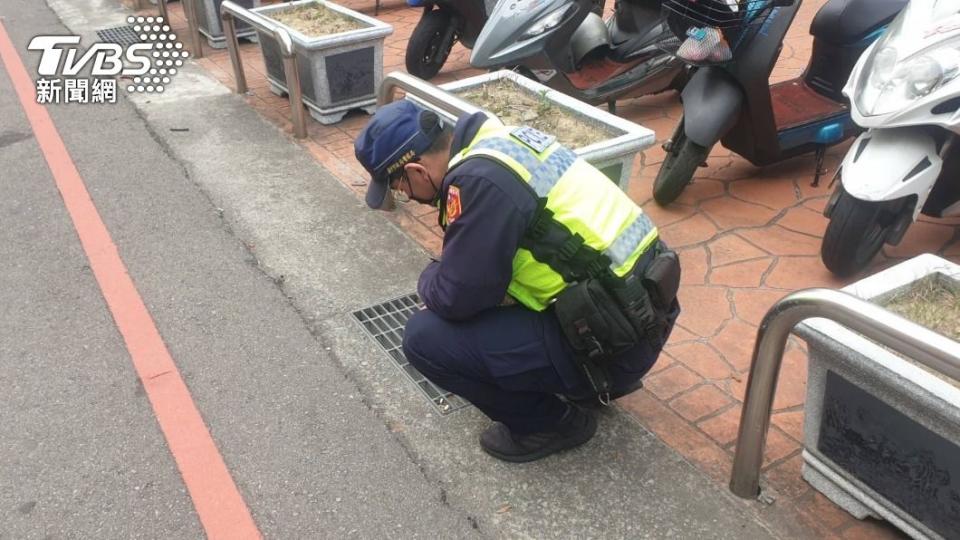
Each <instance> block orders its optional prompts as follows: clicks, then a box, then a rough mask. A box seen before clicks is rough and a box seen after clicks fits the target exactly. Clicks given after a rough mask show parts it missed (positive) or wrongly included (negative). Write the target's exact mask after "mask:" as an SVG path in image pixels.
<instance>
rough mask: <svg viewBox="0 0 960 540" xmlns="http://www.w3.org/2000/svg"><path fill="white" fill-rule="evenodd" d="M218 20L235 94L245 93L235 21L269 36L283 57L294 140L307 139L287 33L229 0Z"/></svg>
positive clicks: (299, 91)
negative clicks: (231, 66) (225, 45)
mask: <svg viewBox="0 0 960 540" xmlns="http://www.w3.org/2000/svg"><path fill="white" fill-rule="evenodd" d="M220 18H221V19H222V20H223V33H224V34H225V35H226V38H227V50H228V51H229V52H230V63H231V64H232V65H233V76H234V79H235V80H236V82H237V93H238V94H243V93H246V91H247V77H246V75H244V73H243V60H241V59H240V45H239V44H238V43H237V26H236V19H240V20H242V21H246V22H247V23H249V24H250V25H251V26H253V27H255V28H258V29H260V30H262V31H263V32H266V33H269V34H273V37H274V39H276V40H277V44H278V45H279V47H280V55H281V56H282V57H283V73H284V77H285V78H286V82H287V95H288V96H289V98H290V115H291V117H292V121H293V135H294V137H296V138H298V139H303V138H304V137H306V136H307V120H306V117H305V112H304V110H303V109H304V107H303V101H302V97H303V91H302V90H301V89H300V71H299V70H298V68H297V55H296V52H295V51H294V50H293V40H292V39H290V34H289V33H288V32H287V31H286V30H285V29H284V28H283V27H282V26H280V25H278V24H277V23H275V22H274V21H272V20H270V19H268V18H266V17H264V16H263V15H260V14H258V13H254V12H252V11H249V10H246V9H244V8H242V7H240V6H239V5H237V4H236V3H234V2H231V1H230V0H226V1H225V2H224V3H223V4H222V5H221V6H220Z"/></svg>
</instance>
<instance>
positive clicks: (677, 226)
mask: <svg viewBox="0 0 960 540" xmlns="http://www.w3.org/2000/svg"><path fill="white" fill-rule="evenodd" d="M718 232H719V229H717V226H716V225H714V224H713V222H712V221H710V220H709V219H707V218H706V217H705V216H704V215H703V214H693V215H692V216H690V217H689V218H687V219H684V220H683V221H678V222H676V223H673V224H671V225H667V226H665V227H661V229H660V235H661V236H662V237H663V239H664V241H666V242H667V244H668V245H669V246H671V247H673V248H674V249H677V248H682V247H685V246H692V245H694V244H699V243H701V242H706V241H707V240H710V239H711V238H713V237H714V236H716V235H717V233H718Z"/></svg>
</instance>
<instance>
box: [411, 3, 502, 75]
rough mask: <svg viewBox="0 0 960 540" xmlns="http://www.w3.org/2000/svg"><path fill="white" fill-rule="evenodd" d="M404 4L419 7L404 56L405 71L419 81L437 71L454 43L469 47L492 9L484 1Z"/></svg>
mask: <svg viewBox="0 0 960 540" xmlns="http://www.w3.org/2000/svg"><path fill="white" fill-rule="evenodd" d="M488 1H489V2H491V3H492V2H495V0H488ZM407 5H409V6H413V7H422V8H423V15H421V16H420V22H418V23H417V26H416V27H415V28H414V29H413V33H411V34H410V40H409V41H408V42H407V52H406V56H405V60H406V66H407V73H409V74H411V75H413V76H415V77H419V78H421V79H423V80H429V79H432V78H433V77H434V76H436V74H437V73H439V72H440V68H441V67H443V64H444V62H446V61H447V57H448V56H449V55H450V50H451V49H452V48H453V44H454V43H456V42H458V41H459V42H460V43H461V44H463V46H464V47H466V48H468V49H470V48H473V44H474V42H475V41H476V39H477V36H478V35H480V29H482V28H483V25H484V24H486V22H487V12H488V11H489V9H490V8H492V6H490V7H488V6H487V5H486V2H485V1H484V0H407Z"/></svg>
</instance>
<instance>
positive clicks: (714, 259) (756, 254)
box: [707, 234, 768, 268]
mask: <svg viewBox="0 0 960 540" xmlns="http://www.w3.org/2000/svg"><path fill="white" fill-rule="evenodd" d="M707 249H708V250H709V251H710V264H711V266H713V267H714V268H716V267H718V266H724V265H727V264H731V263H736V262H740V261H747V260H750V259H757V258H760V257H763V256H765V255H768V253H766V252H765V251H763V250H762V249H760V248H758V247H757V246H755V245H753V244H751V243H750V242H747V241H746V240H744V239H743V238H741V237H739V236H737V235H735V234H724V235H721V236H720V237H718V238H717V239H716V240H713V241H711V242H710V243H709V244H707Z"/></svg>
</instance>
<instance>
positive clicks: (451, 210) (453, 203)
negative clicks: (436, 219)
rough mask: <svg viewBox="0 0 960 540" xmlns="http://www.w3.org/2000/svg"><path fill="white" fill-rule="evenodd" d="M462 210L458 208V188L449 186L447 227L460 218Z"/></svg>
mask: <svg viewBox="0 0 960 540" xmlns="http://www.w3.org/2000/svg"><path fill="white" fill-rule="evenodd" d="M462 211H463V208H462V207H461V206H460V188H458V187H457V186H450V189H448V190H447V212H446V214H447V225H449V224H451V223H453V222H454V221H456V219H457V218H458V217H460V213H461V212H462Z"/></svg>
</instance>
